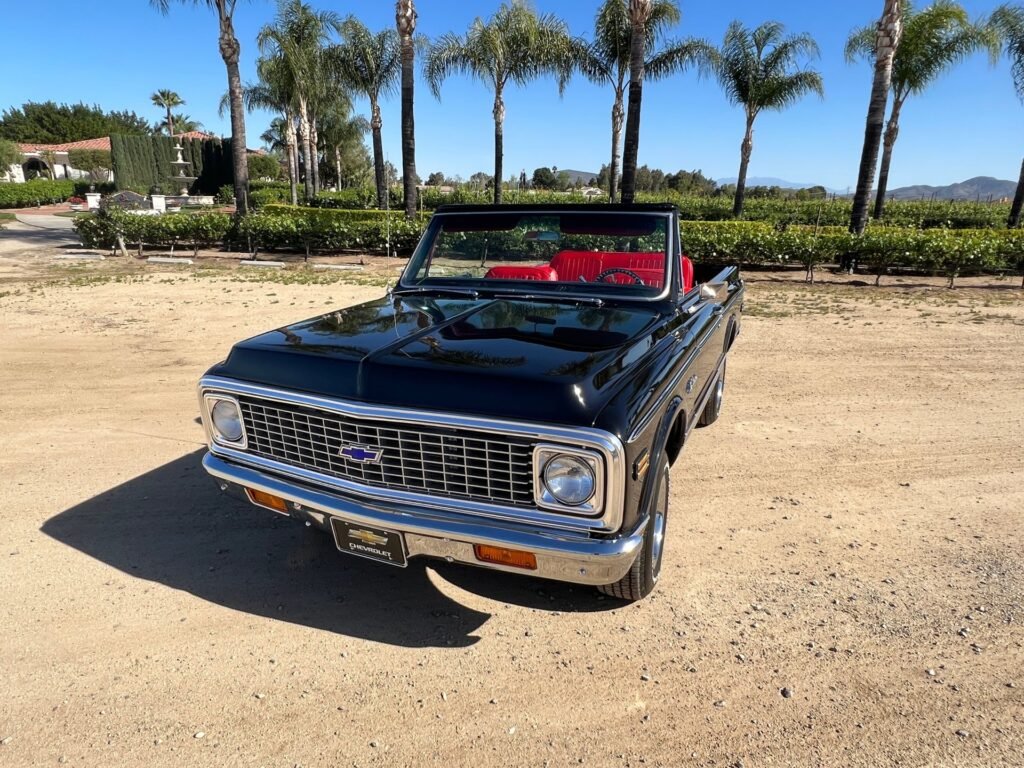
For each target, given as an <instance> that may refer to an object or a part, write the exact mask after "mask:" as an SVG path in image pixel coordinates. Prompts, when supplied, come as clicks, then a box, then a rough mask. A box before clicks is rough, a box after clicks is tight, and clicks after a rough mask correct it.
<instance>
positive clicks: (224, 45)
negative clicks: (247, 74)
mask: <svg viewBox="0 0 1024 768" xmlns="http://www.w3.org/2000/svg"><path fill="white" fill-rule="evenodd" d="M149 2H150V4H151V5H153V6H154V7H155V8H157V9H158V10H159V11H160V12H161V13H167V12H168V11H169V10H170V7H171V3H172V2H179V3H189V2H190V3H192V4H193V5H205V6H207V7H208V8H210V9H212V10H213V11H215V12H216V13H217V22H218V25H219V28H220V38H219V44H220V56H221V58H222V59H224V66H225V67H226V68H227V71H228V93H229V94H230V101H231V164H232V165H233V166H234V176H235V180H234V184H235V210H236V211H238V212H239V213H245V212H246V211H247V210H248V208H249V158H248V155H247V153H246V149H245V107H244V106H243V104H242V76H241V74H239V71H238V57H239V54H240V53H241V50H242V46H241V45H239V43H238V38H237V37H235V26H234V15H235V6H236V4H237V2H238V0H149Z"/></svg>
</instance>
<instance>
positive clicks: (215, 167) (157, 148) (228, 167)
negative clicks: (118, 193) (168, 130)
mask: <svg viewBox="0 0 1024 768" xmlns="http://www.w3.org/2000/svg"><path fill="white" fill-rule="evenodd" d="M179 141H180V142H181V147H182V159H183V160H186V161H187V162H188V163H190V166H189V168H188V169H187V171H186V172H187V173H188V175H189V176H195V177H197V178H196V180H195V181H194V182H192V184H191V187H190V189H189V191H190V192H191V193H193V194H204V195H212V194H215V193H216V192H217V190H219V189H220V188H221V187H222V186H223V185H225V184H230V183H231V182H232V179H234V168H233V166H232V159H231V140H230V139H224V140H223V141H222V140H220V139H180V138H177V139H172V138H171V137H169V136H121V135H117V134H115V135H113V136H111V137H110V152H111V159H112V164H113V166H114V179H115V181H116V183H117V188H118V189H131V190H133V191H135V192H139V193H140V194H149V191H150V189H151V188H152V187H160V188H161V189H162V190H163V191H164V193H166V194H177V193H178V191H179V185H178V183H177V182H174V181H173V180H172V178H171V177H172V172H173V170H174V168H173V166H172V165H171V162H172V161H173V160H175V159H176V157H177V153H176V152H175V151H174V146H175V144H176V143H177V142H179Z"/></svg>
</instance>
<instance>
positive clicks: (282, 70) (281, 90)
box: [219, 56, 300, 205]
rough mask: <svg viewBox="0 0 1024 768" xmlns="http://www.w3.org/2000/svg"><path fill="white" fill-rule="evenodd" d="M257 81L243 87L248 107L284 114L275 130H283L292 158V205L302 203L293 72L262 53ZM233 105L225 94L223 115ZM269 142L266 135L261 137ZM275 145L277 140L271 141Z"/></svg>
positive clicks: (289, 177) (244, 101) (289, 169)
mask: <svg viewBox="0 0 1024 768" xmlns="http://www.w3.org/2000/svg"><path fill="white" fill-rule="evenodd" d="M256 76H257V77H258V78H259V80H258V82H257V83H255V84H251V83H247V84H246V85H245V86H243V88H242V99H243V103H244V104H245V108H246V109H247V110H248V111H249V112H252V111H253V110H256V109H266V110H269V111H271V112H277V113H278V114H279V115H280V117H279V118H276V119H275V120H274V121H272V123H271V128H272V130H275V131H277V132H279V134H280V138H281V142H282V147H283V150H284V152H285V154H286V156H287V160H288V182H289V186H290V191H291V201H292V205H298V179H299V171H300V167H299V151H298V138H297V131H296V128H295V120H296V117H295V116H296V109H295V87H294V85H293V83H292V79H291V73H290V71H289V70H288V68H287V67H286V66H285V64H284V61H283V60H282V59H281V58H280V57H266V56H261V57H260V58H258V59H257V60H256ZM228 104H229V95H228V94H224V96H223V97H221V100H220V108H219V114H221V115H223V114H224V112H225V111H226V110H227V108H228ZM260 138H261V139H263V140H264V141H267V139H266V134H264V135H263V136H261V137H260ZM268 143H271V144H273V143H274V142H268Z"/></svg>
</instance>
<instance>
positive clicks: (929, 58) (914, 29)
mask: <svg viewBox="0 0 1024 768" xmlns="http://www.w3.org/2000/svg"><path fill="white" fill-rule="evenodd" d="M875 37H876V34H875V30H874V28H872V27H863V28H862V29H858V30H854V32H853V33H852V34H851V35H850V39H849V40H848V41H847V42H846V60H847V61H853V60H855V59H857V58H858V57H861V56H863V57H872V58H873V57H874V55H875ZM983 46H984V47H987V48H988V49H989V52H990V54H991V56H992V57H993V59H995V58H996V57H997V56H998V55H999V48H998V42H997V41H996V39H995V37H994V36H993V35H992V34H991V32H990V31H989V30H988V29H986V28H984V27H983V26H981V25H974V24H972V23H971V22H970V19H968V17H967V11H965V10H964V9H963V8H962V7H961V6H960V5H959V4H958V3H956V2H953V1H952V0H937V2H935V4H934V5H930V6H928V7H927V8H925V9H924V10H923V11H920V12H915V11H914V7H913V5H912V4H911V3H910V2H909V0H908V1H907V2H905V3H904V5H903V39H902V42H901V43H900V47H899V49H898V50H897V51H896V56H895V58H894V59H893V63H892V108H891V109H890V111H889V123H888V125H887V126H886V129H885V135H884V137H883V149H882V166H881V168H880V169H879V172H878V189H877V191H876V192H875V210H874V213H873V217H874V218H876V219H880V218H882V213H883V211H884V209H885V191H886V188H887V187H888V184H889V165H890V163H891V162H892V150H893V146H894V145H895V144H896V138H897V137H898V136H899V132H900V111H901V110H902V109H903V104H904V103H905V102H906V100H907V98H908V97H909V96H910V95H911V94H921V93H923V92H924V91H925V90H926V89H927V88H928V86H929V85H931V84H932V83H933V82H934V81H935V79H936V78H937V77H938V76H939V75H940V74H942V73H943V72H945V71H946V70H947V69H949V68H951V67H952V66H954V65H955V64H957V63H959V62H961V61H963V60H964V59H965V58H967V57H968V56H970V55H971V54H972V53H974V52H975V51H976V50H978V49H979V48H981V47H983Z"/></svg>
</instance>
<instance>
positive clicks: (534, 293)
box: [395, 205, 679, 303]
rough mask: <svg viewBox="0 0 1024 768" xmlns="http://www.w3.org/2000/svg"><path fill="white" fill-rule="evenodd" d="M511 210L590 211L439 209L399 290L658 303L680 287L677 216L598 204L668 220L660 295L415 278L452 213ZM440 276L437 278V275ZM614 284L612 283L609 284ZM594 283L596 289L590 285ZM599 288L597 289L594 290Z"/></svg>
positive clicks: (536, 212) (540, 211) (562, 284)
mask: <svg viewBox="0 0 1024 768" xmlns="http://www.w3.org/2000/svg"><path fill="white" fill-rule="evenodd" d="M506 212H507V213H508V214H510V215H512V214H516V215H520V216H552V215H562V214H578V213H587V212H588V211H581V210H579V209H566V210H564V211H561V210H557V209H551V208H536V209H533V208H518V207H517V208H514V209H509V210H508V211H504V210H502V209H501V208H490V207H488V208H484V209H481V210H478V211H466V210H460V211H439V212H437V213H435V214H434V215H433V216H432V217H431V219H430V223H429V224H428V226H427V229H426V231H425V232H424V233H423V236H422V237H421V238H420V241H419V243H417V245H416V248H415V250H413V252H412V255H411V256H410V257H409V261H408V263H407V264H406V265H405V268H404V269H403V270H402V274H401V276H400V277H399V279H398V284H397V285H396V286H395V290H396V291H402V290H428V289H430V288H436V289H437V290H438V291H444V290H445V289H446V288H448V289H462V290H472V291H477V292H479V293H501V294H519V293H521V294H524V295H526V294H529V295H530V297H531V298H534V299H544V298H545V297H547V296H550V297H552V298H557V299H560V300H562V301H564V300H566V299H569V298H572V297H573V296H575V295H579V296H580V298H583V299H589V298H600V299H604V300H608V301H638V302H647V303H650V302H658V301H665V300H666V299H668V298H669V297H670V296H672V295H673V292H674V291H675V290H676V280H677V278H678V269H679V266H678V264H676V263H675V262H676V261H677V260H676V259H674V258H673V257H672V253H673V251H674V250H675V246H676V243H677V241H678V232H677V231H676V230H675V229H674V228H673V226H672V222H673V221H674V217H673V215H672V213H671V212H670V211H644V210H638V211H634V210H615V211H608V210H604V209H602V208H601V207H600V206H596V205H595V206H594V210H593V213H599V214H600V215H601V216H638V215H643V216H652V217H659V218H662V219H665V281H664V284H663V286H662V290H661V292H660V293H658V295H656V296H638V295H633V294H628V293H625V294H624V293H623V292H622V291H615V290H613V291H602V290H601V289H600V286H601V285H603V283H583V282H575V281H573V282H570V281H562V280H559V281H551V282H547V281H542V280H504V279H503V280H493V279H492V280H485V279H483V278H472V277H471V278H443V280H444V282H443V283H441V282H432V278H426V279H424V280H416V279H415V271H416V269H417V268H418V265H420V264H421V262H422V260H423V259H424V258H425V257H426V254H425V253H424V251H425V250H426V249H428V248H432V247H433V244H434V242H435V241H436V239H437V234H438V229H439V228H440V224H441V222H442V221H443V220H444V219H445V217H448V216H452V217H455V216H459V217H461V216H494V215H495V214H502V213H506ZM434 279H436V278H434ZM609 285H610V284H609ZM573 286H578V287H580V286H586V287H587V288H588V290H582V291H576V290H572V287H573ZM590 286H593V288H590ZM594 289H596V290H594Z"/></svg>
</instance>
